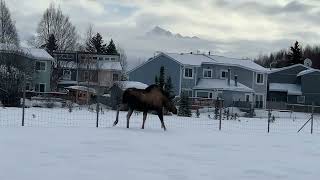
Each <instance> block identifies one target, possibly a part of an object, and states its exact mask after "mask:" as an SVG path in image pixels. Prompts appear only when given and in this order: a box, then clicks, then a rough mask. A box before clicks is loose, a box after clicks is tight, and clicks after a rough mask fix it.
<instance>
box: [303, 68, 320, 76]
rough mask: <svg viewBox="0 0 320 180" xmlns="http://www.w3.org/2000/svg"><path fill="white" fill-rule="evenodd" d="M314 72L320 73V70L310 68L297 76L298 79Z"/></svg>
mask: <svg viewBox="0 0 320 180" xmlns="http://www.w3.org/2000/svg"><path fill="white" fill-rule="evenodd" d="M313 72H320V70H318V69H313V68H310V69H307V70H304V71H301V72H300V73H299V74H297V76H298V77H299V76H304V75H306V74H310V73H313Z"/></svg>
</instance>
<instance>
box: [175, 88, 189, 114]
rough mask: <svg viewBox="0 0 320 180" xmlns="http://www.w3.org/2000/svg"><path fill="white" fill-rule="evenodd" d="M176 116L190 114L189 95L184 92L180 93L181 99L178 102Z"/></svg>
mask: <svg viewBox="0 0 320 180" xmlns="http://www.w3.org/2000/svg"><path fill="white" fill-rule="evenodd" d="M178 116H184V117H191V116H192V114H191V104H190V101H189V96H188V94H187V93H185V92H183V93H182V94H181V99H180V102H179V110H178Z"/></svg>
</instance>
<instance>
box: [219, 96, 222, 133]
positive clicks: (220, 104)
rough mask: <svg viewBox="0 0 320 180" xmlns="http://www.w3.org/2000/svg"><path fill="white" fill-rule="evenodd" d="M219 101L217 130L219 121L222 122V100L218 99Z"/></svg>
mask: <svg viewBox="0 0 320 180" xmlns="http://www.w3.org/2000/svg"><path fill="white" fill-rule="evenodd" d="M218 103H219V108H220V109H219V111H220V112H219V114H220V117H219V131H221V123H222V100H219V101H218Z"/></svg>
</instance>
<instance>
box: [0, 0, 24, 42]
mask: <svg viewBox="0 0 320 180" xmlns="http://www.w3.org/2000/svg"><path fill="white" fill-rule="evenodd" d="M0 43H4V44H14V45H16V46H19V38H18V33H17V30H16V27H15V24H14V22H13V21H12V19H11V15H10V11H9V9H8V8H7V6H6V3H5V1H3V0H1V1H0Z"/></svg>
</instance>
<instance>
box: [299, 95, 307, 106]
mask: <svg viewBox="0 0 320 180" xmlns="http://www.w3.org/2000/svg"><path fill="white" fill-rule="evenodd" d="M299 98H303V101H300V100H301V99H299ZM297 103H298V104H305V103H306V96H302V95H301V96H297Z"/></svg>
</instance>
